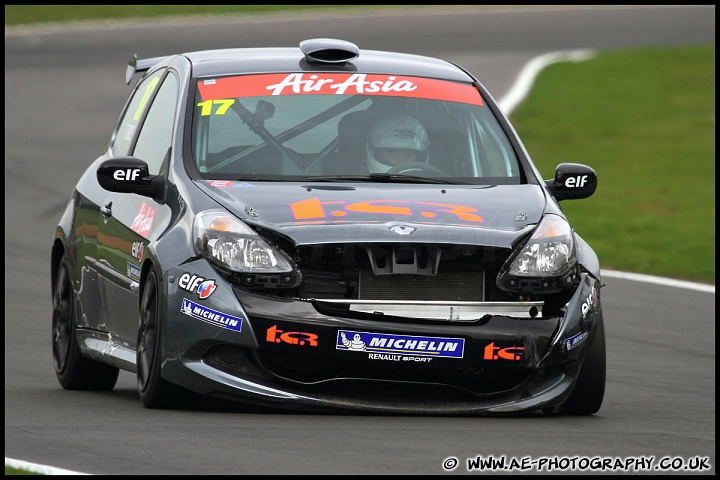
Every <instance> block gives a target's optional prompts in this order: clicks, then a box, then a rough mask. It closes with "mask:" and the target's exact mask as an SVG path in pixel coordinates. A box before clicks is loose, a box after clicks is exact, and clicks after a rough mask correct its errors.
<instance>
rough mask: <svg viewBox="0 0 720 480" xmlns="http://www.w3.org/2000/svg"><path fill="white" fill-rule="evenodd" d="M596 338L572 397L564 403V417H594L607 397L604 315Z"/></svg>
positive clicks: (598, 325)
mask: <svg viewBox="0 0 720 480" xmlns="http://www.w3.org/2000/svg"><path fill="white" fill-rule="evenodd" d="M600 319H601V320H600V321H599V322H598V324H597V331H596V332H595V337H594V338H593V342H592V344H591V345H590V350H589V351H588V352H587V356H586V357H585V361H584V362H583V364H582V367H581V368H580V375H579V376H578V380H577V383H576V384H575V388H574V389H573V392H572V394H571V395H570V397H569V398H568V399H567V400H566V401H565V403H563V405H562V410H561V413H562V414H564V415H594V414H595V413H597V411H598V410H600V406H601V405H602V402H603V397H604V396H605V363H606V362H605V326H604V323H603V321H602V315H601V316H600Z"/></svg>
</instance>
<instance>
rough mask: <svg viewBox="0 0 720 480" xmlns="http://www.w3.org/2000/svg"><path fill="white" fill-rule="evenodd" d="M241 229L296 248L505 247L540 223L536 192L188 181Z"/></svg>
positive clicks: (541, 202) (528, 188)
mask: <svg viewBox="0 0 720 480" xmlns="http://www.w3.org/2000/svg"><path fill="white" fill-rule="evenodd" d="M195 183H196V184H197V185H198V187H199V188H200V189H201V190H203V191H204V192H205V193H207V194H208V195H209V196H210V197H211V198H213V199H214V200H216V201H217V202H218V203H220V204H221V205H222V206H223V207H225V208H226V209H227V210H228V211H230V212H231V213H233V214H234V215H236V216H237V217H238V218H240V219H242V220H243V221H245V222H246V223H248V224H251V225H254V226H256V227H261V228H262V229H269V230H273V231H275V232H277V233H279V234H281V235H283V236H286V237H288V238H290V239H291V240H292V241H293V242H294V243H295V244H296V245H309V244H329V243H348V242H352V243H373V242H392V243H397V242H410V243H446V244H448V243H449V244H467V245H488V246H495V247H506V248H509V247H511V246H512V244H513V243H514V242H515V241H516V240H517V239H518V238H519V237H521V236H523V235H524V234H525V233H527V232H528V231H529V230H530V229H532V228H533V227H534V226H535V225H537V223H538V222H539V221H540V218H541V216H542V214H543V212H544V210H545V204H546V200H545V196H544V195H543V191H542V189H541V187H539V186H538V185H493V186H468V185H416V184H413V185H404V184H397V183H393V184H376V183H374V184H356V183H353V184H352V185H350V184H333V185H325V184H317V183H315V184H306V183H266V182H254V183H248V182H231V181H196V182H195Z"/></svg>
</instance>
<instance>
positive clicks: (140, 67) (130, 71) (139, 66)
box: [125, 53, 165, 85]
mask: <svg viewBox="0 0 720 480" xmlns="http://www.w3.org/2000/svg"><path fill="white" fill-rule="evenodd" d="M163 58H165V57H153V58H145V59H142V60H138V56H137V53H133V54H132V56H131V57H130V60H128V66H127V69H126V70H125V83H127V84H128V85H130V82H131V81H132V79H133V77H134V76H135V74H136V73H144V72H147V71H148V70H150V68H152V66H153V65H155V64H156V63H158V62H159V61H160V60H162V59H163Z"/></svg>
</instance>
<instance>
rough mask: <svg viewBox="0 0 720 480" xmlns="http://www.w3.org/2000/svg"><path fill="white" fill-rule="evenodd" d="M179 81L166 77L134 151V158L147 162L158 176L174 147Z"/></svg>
mask: <svg viewBox="0 0 720 480" xmlns="http://www.w3.org/2000/svg"><path fill="white" fill-rule="evenodd" d="M177 94H178V81H177V78H176V77H175V75H172V74H169V75H168V76H167V77H165V80H164V81H163V84H162V86H161V87H160V90H159V91H158V93H157V96H156V97H155V100H153V103H152V105H151V106H150V111H149V112H148V115H147V118H146V119H145V122H144V123H143V125H142V127H141V129H140V134H139V136H138V139H137V143H136V144H135V149H134V150H133V156H135V157H137V158H140V159H142V160H145V161H146V162H147V164H148V166H149V167H150V173H152V174H157V173H158V172H159V171H160V167H161V166H162V162H163V159H164V158H165V155H166V154H167V152H168V149H170V146H171V145H172V134H173V125H174V124H175V107H176V105H177Z"/></svg>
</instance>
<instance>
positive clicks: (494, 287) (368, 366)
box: [51, 38, 605, 415]
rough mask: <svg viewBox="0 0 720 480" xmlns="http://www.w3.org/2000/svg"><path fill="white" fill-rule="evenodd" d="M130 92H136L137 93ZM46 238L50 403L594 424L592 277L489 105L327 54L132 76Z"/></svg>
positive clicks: (568, 191) (562, 187) (291, 54)
mask: <svg viewBox="0 0 720 480" xmlns="http://www.w3.org/2000/svg"><path fill="white" fill-rule="evenodd" d="M136 74H141V75H136ZM135 78H138V81H137V84H136V85H135V87H134V88H133V91H132V93H131V95H130V97H129V99H128V101H127V103H126V105H125V107H124V109H123V111H122V113H121V115H120V117H119V120H118V122H117V126H116V128H115V129H114V131H113V132H112V135H111V138H110V141H109V144H108V147H107V151H106V152H105V153H104V154H103V155H102V156H100V157H99V158H97V159H96V160H95V161H94V162H93V163H92V164H91V165H90V166H89V168H88V169H87V171H86V172H85V173H84V175H83V176H82V178H80V180H79V182H78V183H77V186H76V187H75V190H74V192H73V194H72V196H71V198H70V200H69V202H68V204H67V208H66V209H65V212H64V213H63V215H62V218H61V219H60V221H59V223H58V225H57V229H56V231H55V234H54V238H53V242H52V252H51V271H52V299H53V320H52V353H53V361H54V367H55V371H56V373H57V378H58V380H59V382H60V385H61V386H62V387H63V388H65V389H75V390H111V389H112V388H113V387H114V385H115V383H116V381H117V377H118V373H119V370H120V369H122V370H126V371H129V372H134V373H136V374H137V386H138V392H139V397H140V400H141V401H142V403H143V404H144V405H145V406H146V407H150V408H189V407H192V406H194V405H198V404H199V401H200V400H201V399H202V398H203V397H204V396H214V397H220V398H224V399H232V400H238V401H240V402H244V403H247V404H255V405H264V406H271V407H283V408H291V409H306V410H315V411H324V412H343V411H344V412H352V411H355V412H375V413H396V414H444V415H453V414H462V415H467V414H516V413H519V412H532V411H542V412H545V413H553V414H557V413H567V414H580V415H591V414H594V413H596V412H597V411H598V410H599V408H600V406H601V404H602V401H603V394H604V390H605V333H604V327H603V314H602V308H601V303H600V288H601V279H600V266H599V262H598V259H597V256H596V254H595V253H594V252H593V250H592V249H591V247H590V246H589V245H588V244H587V243H586V242H585V241H584V240H583V239H582V238H580V236H578V235H577V234H576V233H575V232H574V231H573V229H572V227H571V226H570V225H569V224H568V221H567V219H566V217H565V215H564V214H563V211H562V209H561V207H560V206H559V204H558V202H559V201H561V200H567V199H579V198H584V197H588V196H590V195H591V194H592V193H593V192H594V191H595V188H596V185H597V177H596V174H595V172H594V170H593V169H592V168H590V167H587V166H585V165H581V164H575V163H564V164H560V165H558V167H557V170H556V172H555V178H554V179H552V180H542V179H541V177H540V174H539V172H538V170H537V169H536V168H535V167H534V165H533V163H532V162H531V159H530V157H529V155H528V153H527V152H526V150H525V148H524V147H523V144H522V143H521V141H520V139H519V138H518V136H517V134H516V132H515V131H514V129H513V128H512V126H511V125H510V123H509V122H508V119H507V118H506V117H505V116H504V115H503V113H502V112H501V111H500V110H499V108H498V106H497V105H496V103H495V102H494V100H493V99H492V97H491V96H490V94H489V93H488V92H487V91H486V90H485V88H484V87H483V85H482V84H481V83H480V82H479V81H478V80H477V79H476V78H474V77H473V76H472V75H471V74H470V73H468V72H467V71H465V70H464V69H462V68H461V67H459V66H457V65H454V64H452V63H449V62H447V61H443V60H439V59H434V58H428V57H423V56H416V55H408V54H402V53H392V52H381V51H370V50H360V49H359V48H358V47H357V46H356V45H355V44H353V43H351V42H348V41H344V40H337V39H328V38H319V39H310V40H306V41H303V42H301V43H300V45H299V48H297V47H293V48H240V49H225V50H214V51H199V52H191V53H185V54H178V55H169V56H166V57H158V58H150V59H143V60H139V59H138V58H137V56H135V55H133V56H132V58H131V59H130V61H129V64H128V66H127V74H126V80H127V83H128V84H131V83H132V81H133V79H135Z"/></svg>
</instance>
